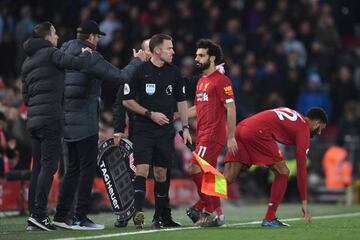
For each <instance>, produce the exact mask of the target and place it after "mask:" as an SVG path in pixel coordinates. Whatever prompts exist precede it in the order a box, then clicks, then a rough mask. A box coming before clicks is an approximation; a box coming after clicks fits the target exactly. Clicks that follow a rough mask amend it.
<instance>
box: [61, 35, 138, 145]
mask: <svg viewBox="0 0 360 240" xmlns="http://www.w3.org/2000/svg"><path fill="white" fill-rule="evenodd" d="M84 47H92V46H91V45H90V44H89V43H88V42H86V41H82V40H79V39H74V40H71V41H68V42H66V43H64V44H63V45H62V47H61V50H62V51H64V52H65V53H67V54H70V55H74V56H77V55H79V54H80V53H81V49H82V48H84ZM141 63H142V61H141V60H140V59H138V58H135V59H133V60H132V61H131V62H130V63H129V64H128V65H127V66H126V67H125V68H123V69H122V70H119V69H118V68H117V67H115V66H114V65H112V64H111V63H109V62H108V61H106V60H105V59H104V58H103V56H101V54H100V53H99V52H97V51H93V53H92V58H91V63H90V66H89V71H88V72H86V73H84V72H79V71H66V75H65V106H64V108H65V130H64V140H65V141H67V142H74V141H79V140H82V139H84V138H87V137H90V136H92V135H95V134H98V132H99V118H100V95H101V82H102V81H103V80H104V81H112V82H114V83H117V85H119V83H123V82H124V81H128V80H129V79H131V78H132V75H133V74H134V72H135V70H136V69H137V67H138V66H140V65H141ZM114 100H115V99H114Z"/></svg>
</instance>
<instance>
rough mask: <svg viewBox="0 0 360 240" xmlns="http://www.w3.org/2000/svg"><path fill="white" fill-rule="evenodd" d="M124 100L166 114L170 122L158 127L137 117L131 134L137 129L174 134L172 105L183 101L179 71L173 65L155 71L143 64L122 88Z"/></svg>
mask: <svg viewBox="0 0 360 240" xmlns="http://www.w3.org/2000/svg"><path fill="white" fill-rule="evenodd" d="M123 99H124V100H130V99H133V100H136V101H137V102H138V103H139V104H140V105H141V106H143V107H144V108H146V109H149V110H150V111H152V112H161V113H163V114H165V115H166V116H167V118H168V119H169V121H170V123H169V124H167V125H165V126H160V125H158V124H156V123H155V122H153V121H152V120H151V119H149V118H147V117H145V116H142V115H139V114H136V115H135V119H134V121H135V122H134V132H136V131H137V128H140V129H143V130H145V129H146V130H148V131H161V130H171V131H173V123H172V122H173V114H174V111H175V107H176V105H175V103H176V102H181V101H185V100H186V96H185V84H184V80H183V79H182V78H181V75H180V71H179V69H178V68H177V67H176V66H174V65H172V64H168V63H165V64H164V65H163V66H162V67H157V66H155V65H154V64H153V63H152V62H151V61H148V62H144V63H143V64H142V65H141V66H140V67H139V68H138V69H137V70H136V72H135V74H134V76H133V78H132V79H131V81H130V83H126V84H125V85H124V98H123ZM140 129H139V130H140Z"/></svg>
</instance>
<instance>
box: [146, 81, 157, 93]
mask: <svg viewBox="0 0 360 240" xmlns="http://www.w3.org/2000/svg"><path fill="white" fill-rule="evenodd" d="M155 90H156V84H155V83H146V84H145V92H146V93H147V95H150V96H151V95H154V93H155Z"/></svg>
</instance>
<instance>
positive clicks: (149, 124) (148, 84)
mask: <svg viewBox="0 0 360 240" xmlns="http://www.w3.org/2000/svg"><path fill="white" fill-rule="evenodd" d="M149 45H150V51H151V53H152V56H151V58H150V61H148V62H145V63H143V64H142V65H141V66H140V67H139V68H138V69H137V71H136V72H135V74H134V76H133V79H132V80H131V82H130V83H129V84H125V85H124V101H123V105H124V106H125V107H126V108H128V109H130V110H131V111H133V112H135V114H136V115H135V118H134V126H133V142H134V159H135V164H136V177H135V180H134V189H135V209H136V212H135V214H134V216H133V220H134V225H135V226H136V227H137V228H142V227H143V224H144V212H143V210H142V207H143V203H144V200H145V192H146V185H145V181H146V178H147V177H148V174H149V168H150V165H153V167H154V173H155V174H154V175H155V176H154V177H155V181H156V186H157V187H158V189H156V192H157V195H156V196H155V197H156V198H157V201H156V203H155V216H154V219H153V225H152V226H153V227H154V228H162V227H163V224H162V221H161V215H162V211H163V209H164V206H166V204H167V199H168V188H167V186H166V175H167V174H166V173H167V169H168V167H169V165H170V162H171V160H172V158H173V154H174V151H175V149H174V136H175V130H174V127H173V123H172V122H173V114H174V111H175V102H177V107H178V110H179V114H180V118H181V121H182V124H183V128H184V141H185V143H186V142H187V141H189V142H191V137H190V134H189V129H188V117H187V103H186V100H185V86H184V82H183V81H182V78H181V75H180V71H179V70H178V68H177V67H175V66H174V65H172V64H171V61H172V58H173V55H174V50H173V44H172V38H171V36H169V35H165V34H156V35H154V36H153V37H151V39H150V43H149Z"/></svg>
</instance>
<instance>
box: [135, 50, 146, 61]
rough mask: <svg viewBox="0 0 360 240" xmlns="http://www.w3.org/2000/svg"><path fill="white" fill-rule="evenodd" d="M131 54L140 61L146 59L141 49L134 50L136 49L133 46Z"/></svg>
mask: <svg viewBox="0 0 360 240" xmlns="http://www.w3.org/2000/svg"><path fill="white" fill-rule="evenodd" d="M133 56H134V57H136V58H139V59H140V60H141V61H146V54H145V52H144V51H143V50H142V49H140V50H139V51H136V49H135V48H133Z"/></svg>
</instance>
